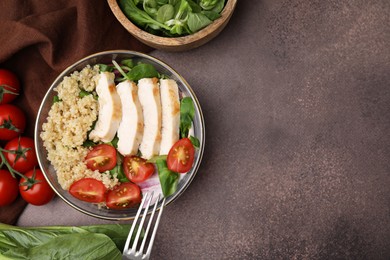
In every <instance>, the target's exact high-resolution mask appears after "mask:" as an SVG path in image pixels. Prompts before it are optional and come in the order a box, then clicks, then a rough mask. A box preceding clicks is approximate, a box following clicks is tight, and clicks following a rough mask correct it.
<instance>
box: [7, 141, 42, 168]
mask: <svg viewBox="0 0 390 260" xmlns="http://www.w3.org/2000/svg"><path fill="white" fill-rule="evenodd" d="M4 149H5V150H10V151H12V152H3V154H4V156H5V159H6V160H7V161H8V163H9V164H10V165H11V167H12V168H13V169H14V170H15V171H18V172H20V173H25V172H27V171H29V170H32V169H34V167H35V166H38V159H37V154H36V153H35V146H34V140H33V139H32V138H29V137H16V138H14V139H12V140H10V141H9V142H8V143H7V144H6V145H5V147H4Z"/></svg>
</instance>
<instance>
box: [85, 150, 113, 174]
mask: <svg viewBox="0 0 390 260" xmlns="http://www.w3.org/2000/svg"><path fill="white" fill-rule="evenodd" d="M85 160H86V163H87V168H88V169H90V170H93V171H95V170H98V171H99V172H105V171H109V170H111V169H113V168H114V167H115V166H116V161H117V158H116V150H115V148H114V147H113V146H111V145H108V144H98V145H96V146H94V147H93V148H92V150H91V151H89V152H88V154H87V156H86V157H85ZM99 162H100V163H101V164H99Z"/></svg>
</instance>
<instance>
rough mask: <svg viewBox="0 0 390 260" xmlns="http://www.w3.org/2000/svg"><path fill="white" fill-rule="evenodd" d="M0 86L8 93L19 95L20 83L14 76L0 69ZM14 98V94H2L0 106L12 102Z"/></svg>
mask: <svg viewBox="0 0 390 260" xmlns="http://www.w3.org/2000/svg"><path fill="white" fill-rule="evenodd" d="M0 86H3V88H4V89H6V90H8V91H11V92H14V93H17V94H20V82H19V80H18V78H17V77H16V75H15V74H14V73H13V72H11V71H9V70H6V69H0ZM10 87H11V88H10ZM16 97H17V95H14V94H10V93H7V94H4V95H3V99H2V100H0V105H2V104H8V103H10V102H12V101H13V100H14V99H15V98H16Z"/></svg>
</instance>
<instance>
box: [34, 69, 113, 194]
mask: <svg viewBox="0 0 390 260" xmlns="http://www.w3.org/2000/svg"><path fill="white" fill-rule="evenodd" d="M98 75H99V67H98V66H94V67H91V66H89V65H88V66H87V67H85V68H84V69H82V70H81V71H80V72H78V71H76V72H74V73H72V74H71V75H70V76H68V77H64V79H63V81H62V82H61V83H60V84H59V85H58V87H57V88H55V89H54V91H56V92H57V93H58V97H59V99H60V101H59V102H55V103H54V104H53V105H52V107H51V109H50V111H49V116H48V118H47V122H46V123H44V124H43V126H42V129H43V131H42V133H41V138H42V140H43V145H44V146H45V148H46V149H47V152H48V154H47V158H48V160H49V161H50V162H51V164H52V165H53V167H54V169H55V170H56V172H57V176H58V182H59V184H60V185H61V187H62V188H63V189H65V190H68V189H69V187H70V185H71V184H72V183H73V182H75V181H77V180H79V179H82V178H85V177H91V178H95V179H97V180H101V181H102V182H103V183H104V185H105V186H106V187H107V188H109V189H110V188H112V187H114V186H115V185H116V184H117V183H118V179H117V178H116V177H112V176H111V175H110V174H107V173H100V172H99V171H92V170H90V169H88V168H87V166H86V164H85V161H84V160H83V159H84V158H85V156H86V155H87V153H88V151H89V148H86V147H84V146H82V144H83V143H84V141H85V140H86V139H87V132H88V131H89V130H91V127H92V125H93V122H94V121H96V119H97V116H98V112H99V111H98V109H99V106H98V102H97V100H95V99H94V97H93V95H87V96H84V97H83V98H80V97H79V93H80V90H86V91H88V92H93V91H94V90H95V88H96V84H97V80H98Z"/></svg>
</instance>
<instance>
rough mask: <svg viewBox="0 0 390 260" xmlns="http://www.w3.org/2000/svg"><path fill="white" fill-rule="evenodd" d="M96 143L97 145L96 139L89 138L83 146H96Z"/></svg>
mask: <svg viewBox="0 0 390 260" xmlns="http://www.w3.org/2000/svg"><path fill="white" fill-rule="evenodd" d="M95 145H97V143H95V142H94V141H92V140H89V139H87V140H85V141H84V143H83V144H82V146H84V147H91V146H95Z"/></svg>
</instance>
